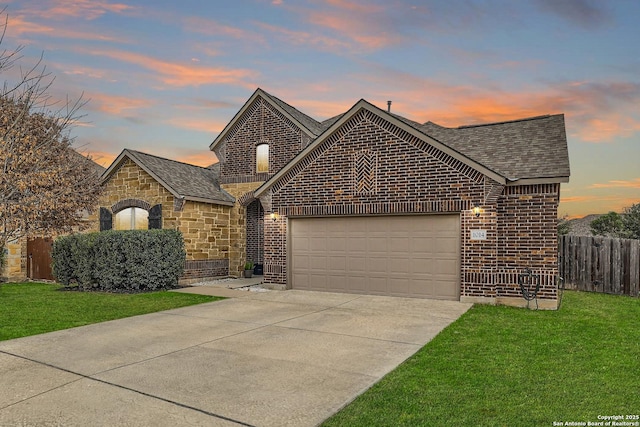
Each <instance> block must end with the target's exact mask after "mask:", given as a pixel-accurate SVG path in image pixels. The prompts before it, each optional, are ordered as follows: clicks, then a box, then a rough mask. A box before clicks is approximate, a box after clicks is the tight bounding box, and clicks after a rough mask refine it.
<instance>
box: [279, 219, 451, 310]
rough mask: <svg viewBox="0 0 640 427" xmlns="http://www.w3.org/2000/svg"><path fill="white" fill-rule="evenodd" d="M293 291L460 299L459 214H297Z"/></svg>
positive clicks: (292, 232) (292, 248)
mask: <svg viewBox="0 0 640 427" xmlns="http://www.w3.org/2000/svg"><path fill="white" fill-rule="evenodd" d="M289 241H290V248H289V250H290V252H289V254H290V258H289V259H290V264H289V271H290V276H289V279H290V280H291V283H292V287H293V288H294V289H307V290H318V291H330V292H351V293H362V294H375V295H394V296H408V297H421V298H435V299H448V300H458V299H459V298H460V297H459V295H460V217H459V216H458V215H422V216H380V217H335V218H293V219H291V220H290V240H289Z"/></svg>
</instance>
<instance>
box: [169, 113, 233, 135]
mask: <svg viewBox="0 0 640 427" xmlns="http://www.w3.org/2000/svg"><path fill="white" fill-rule="evenodd" d="M167 123H169V124H170V125H172V126H176V127H179V128H181V129H188V130H195V131H198V132H205V133H208V134H210V135H211V139H212V140H213V136H215V134H217V133H218V132H220V131H221V130H222V129H224V127H225V126H226V125H227V124H226V123H220V122H218V123H215V122H213V121H212V120H211V119H210V118H206V119H199V118H194V117H173V118H171V119H169V120H168V122H167Z"/></svg>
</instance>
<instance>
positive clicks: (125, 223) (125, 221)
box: [115, 208, 149, 230]
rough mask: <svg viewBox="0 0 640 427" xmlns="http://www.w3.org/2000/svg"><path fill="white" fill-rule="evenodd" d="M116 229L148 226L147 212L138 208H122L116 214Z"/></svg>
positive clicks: (133, 228)
mask: <svg viewBox="0 0 640 427" xmlns="http://www.w3.org/2000/svg"><path fill="white" fill-rule="evenodd" d="M115 222H116V224H115V225H116V226H115V229H116V230H146V229H148V228H149V212H147V211H146V210H144V209H140V208H127V209H123V210H121V211H120V212H118V213H117V214H116V221H115Z"/></svg>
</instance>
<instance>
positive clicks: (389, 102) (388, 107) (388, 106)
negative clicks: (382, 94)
mask: <svg viewBox="0 0 640 427" xmlns="http://www.w3.org/2000/svg"><path fill="white" fill-rule="evenodd" d="M390 112H391V101H387V113H390Z"/></svg>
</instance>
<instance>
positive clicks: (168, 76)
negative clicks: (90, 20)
mask: <svg viewBox="0 0 640 427" xmlns="http://www.w3.org/2000/svg"><path fill="white" fill-rule="evenodd" d="M89 53H91V54H94V55H100V56H106V57H109V58H112V59H116V60H118V61H122V62H128V63H130V64H135V65H138V66H140V67H142V68H145V69H147V70H151V71H153V72H154V73H157V74H158V79H159V80H160V81H161V82H162V83H163V84H165V85H168V86H175V87H184V86H201V85H206V84H234V85H239V86H243V87H248V88H252V87H254V85H253V84H251V83H249V82H247V80H248V79H253V78H255V77H256V72H254V71H251V70H246V69H234V68H224V67H207V66H202V65H200V64H197V63H187V64H180V63H176V62H169V61H162V60H160V59H156V58H153V57H151V56H147V55H140V54H137V53H132V52H125V51H119V50H98V51H89Z"/></svg>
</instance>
